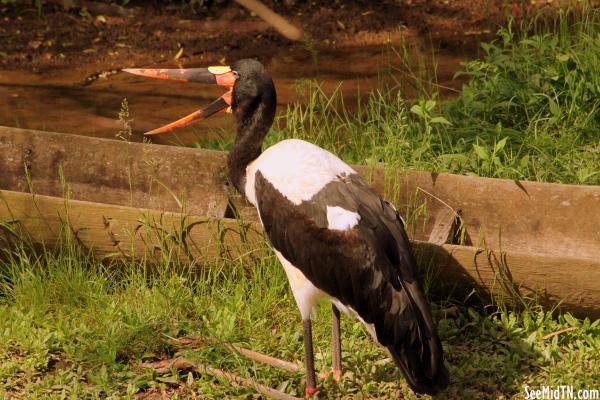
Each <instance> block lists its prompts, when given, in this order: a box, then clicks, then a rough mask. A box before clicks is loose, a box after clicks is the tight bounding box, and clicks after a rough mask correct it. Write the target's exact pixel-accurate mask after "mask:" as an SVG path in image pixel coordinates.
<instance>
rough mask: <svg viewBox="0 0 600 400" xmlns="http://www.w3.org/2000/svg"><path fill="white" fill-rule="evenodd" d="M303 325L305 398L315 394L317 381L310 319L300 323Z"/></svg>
mask: <svg viewBox="0 0 600 400" xmlns="http://www.w3.org/2000/svg"><path fill="white" fill-rule="evenodd" d="M302 323H303V325H304V362H305V364H306V397H310V396H312V395H313V394H315V393H317V391H318V390H319V389H318V388H317V382H316V381H317V380H316V378H315V357H314V353H313V343H312V324H311V322H310V317H309V318H307V319H305V320H303V321H302Z"/></svg>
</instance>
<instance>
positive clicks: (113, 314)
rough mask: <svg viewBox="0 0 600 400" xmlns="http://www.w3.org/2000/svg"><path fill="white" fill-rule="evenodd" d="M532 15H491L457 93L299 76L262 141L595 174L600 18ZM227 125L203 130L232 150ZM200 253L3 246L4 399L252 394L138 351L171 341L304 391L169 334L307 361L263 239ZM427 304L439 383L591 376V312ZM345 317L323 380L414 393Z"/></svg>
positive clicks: (571, 380) (359, 390)
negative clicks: (338, 350)
mask: <svg viewBox="0 0 600 400" xmlns="http://www.w3.org/2000/svg"><path fill="white" fill-rule="evenodd" d="M569 21H570V23H569V24H568V22H569ZM536 26H537V28H535V29H537V30H534V29H533V28H531V27H522V28H521V29H520V31H521V32H525V31H529V33H528V34H524V33H521V34H516V33H514V32H513V31H512V30H511V28H506V29H503V30H501V31H500V34H499V36H498V39H497V41H495V42H493V43H490V44H486V45H484V47H483V48H484V53H485V54H484V57H483V59H481V60H477V61H471V62H468V63H467V64H466V65H465V72H464V73H466V74H468V75H469V76H470V78H471V80H470V81H469V83H468V84H466V85H465V87H464V88H463V90H462V92H461V94H460V95H459V96H458V97H457V98H456V99H454V100H452V101H449V102H444V103H441V102H440V101H438V96H437V95H436V94H435V91H429V94H426V93H425V92H423V93H422V96H421V98H420V99H417V100H416V101H407V100H406V99H404V97H403V95H402V91H401V90H399V88H388V89H382V90H381V91H379V92H374V93H372V94H370V95H369V96H368V97H367V98H366V99H363V100H360V103H359V104H357V108H358V110H357V111H356V112H352V113H351V112H349V111H347V109H346V107H344V104H343V98H342V97H341V95H340V93H339V92H334V93H329V94H326V93H324V92H323V91H322V90H321V89H320V88H319V87H318V86H317V85H315V84H314V83H311V82H303V83H299V85H298V90H300V91H304V94H305V96H306V101H305V103H304V104H303V105H300V104H294V105H291V106H290V107H289V108H288V110H287V111H286V112H285V113H284V114H283V115H282V116H281V117H280V118H281V119H280V121H279V125H278V126H277V127H275V128H273V129H272V131H271V133H270V134H269V136H268V138H267V143H266V145H270V144H272V143H274V142H276V141H278V140H281V139H283V138H289V137H299V138H306V139H308V140H310V141H312V142H314V143H317V144H319V145H321V146H323V147H325V148H327V149H329V150H332V151H333V152H335V153H336V154H339V155H340V156H341V157H342V158H343V159H345V160H346V161H348V162H354V163H366V164H378V163H384V164H385V165H386V166H387V167H388V168H391V169H394V170H397V169H426V170H435V171H448V172H454V173H461V174H474V175H480V176H492V177H505V178H517V179H532V180H543V181H554V182H567V183H585V184H599V183H600V174H599V173H598V169H599V168H598V165H600V159H599V157H600V144H599V140H598V137H599V136H598V133H597V132H599V131H600V130H598V128H600V127H599V126H598V125H599V124H600V117H599V115H598V105H599V104H598V102H599V100H598V99H600V96H599V94H600V93H598V92H599V91H600V74H598V72H600V71H598V69H599V68H600V67H599V66H598V65H600V64H598V57H599V56H600V39H599V38H600V36H599V33H598V32H599V30H598V27H597V17H596V16H595V14H593V13H592V12H589V13H588V14H584V15H583V16H579V17H577V18H575V17H573V16H572V15H571V16H562V17H561V18H559V19H558V20H557V22H556V26H551V27H544V26H542V24H538V25H536ZM549 28H551V29H549ZM549 30H552V31H554V32H555V33H548V32H549ZM432 87H433V88H434V87H435V86H434V85H432ZM284 122H285V124H284ZM223 137H224V139H223V140H219V141H216V142H212V143H210V144H209V145H210V146H211V147H218V148H222V149H226V148H227V147H228V146H229V145H230V144H229V141H228V139H227V136H223ZM7 229H8V230H10V229H9V227H8V226H5V227H3V230H7ZM0 237H2V236H1V235H0ZM269 254H270V253H269ZM249 262H250V263H251V264H249ZM208 267H209V268H204V269H198V268H197V267H196V266H190V265H186V264H184V263H181V262H179V261H176V260H173V259H169V255H168V254H165V255H164V258H163V259H162V260H161V261H160V262H158V263H157V264H152V265H151V264H150V263H145V262H140V261H107V260H104V261H99V260H97V259H96V258H94V256H93V254H90V253H88V252H85V251H82V250H81V249H79V248H78V247H77V245H76V244H75V243H73V241H71V240H65V241H64V242H63V243H62V244H61V245H60V246H59V247H57V249H52V250H50V249H42V250H39V249H37V250H34V249H33V248H32V247H31V246H29V245H28V244H27V241H26V240H22V241H21V242H19V243H17V244H16V245H14V246H13V247H12V248H10V249H8V250H5V251H4V252H3V253H2V254H1V256H0V398H1V397H5V398H13V397H14V398H27V399H35V398H40V399H42V398H44V399H45V398H57V399H59V398H60V399H62V398H73V399H80V398H134V397H135V396H136V395H144V394H145V395H148V396H150V395H154V396H157V397H160V396H161V393H162V392H164V393H166V394H167V395H174V396H178V398H190V397H198V398H208V399H210V398H215V399H217V398H244V399H246V398H252V396H253V395H252V391H249V390H246V389H237V388H234V387H232V386H230V385H229V384H228V383H227V382H225V381H218V380H215V379H212V378H210V377H208V376H201V375H199V374H197V373H186V372H178V371H171V372H170V373H167V374H163V375H160V374H157V373H156V372H152V371H149V370H146V369H143V368H141V366H140V365H141V363H142V362H145V361H153V360H157V359H162V358H170V357H174V356H176V355H178V354H181V355H184V356H185V357H187V358H189V359H190V360H193V361H195V362H198V363H204V364H208V365H211V366H213V367H219V368H223V369H226V370H228V371H230V372H233V373H236V374H238V375H240V376H243V377H247V378H253V379H256V380H257V381H259V382H261V383H263V384H265V385H269V386H272V387H279V388H280V389H282V390H284V391H286V392H288V393H291V394H296V395H302V394H303V393H302V390H303V387H304V383H303V379H304V376H303V374H286V373H282V372H280V371H277V370H275V369H273V368H270V367H265V366H262V365H259V364H256V363H254V362H251V361H248V360H246V359H243V358H241V357H239V356H236V355H232V354H231V353H229V352H227V351H225V350H223V349H221V348H220V347H219V346H207V347H204V348H201V349H195V350H184V351H181V353H178V352H179V351H180V350H179V349H177V348H175V347H174V346H173V345H172V343H171V341H170V339H169V338H171V337H180V336H186V335H197V334H202V335H209V336H212V337H215V338H218V339H220V340H224V341H229V342H232V343H236V344H240V345H242V346H244V347H248V348H251V349H254V350H257V351H261V352H264V353H267V354H270V355H273V356H275V357H279V358H282V359H286V360H290V361H294V362H296V363H298V364H300V365H302V361H303V348H302V326H301V321H300V316H299V313H298V311H297V309H296V306H295V304H294V301H293V297H292V295H291V292H290V290H289V287H288V284H287V280H286V278H285V274H284V272H283V269H282V268H281V266H280V265H279V264H278V262H277V261H276V260H275V258H274V257H273V255H272V254H271V255H270V256H269V257H267V258H264V259H262V260H253V261H248V259H245V260H244V261H243V262H242V261H241V260H236V259H234V260H226V259H221V260H217V261H215V263H214V265H209V266H208ZM432 307H433V312H434V315H435V319H436V321H437V323H438V328H439V332H440V336H441V339H442V342H443V344H444V350H445V354H446V363H447V366H448V369H449V371H450V375H451V379H452V383H451V386H450V388H449V389H448V391H446V392H445V393H443V394H442V395H441V396H440V397H441V398H523V396H524V393H523V386H524V385H529V386H531V387H534V388H537V387H539V386H540V385H573V386H574V387H575V389H579V388H589V389H593V388H595V389H599V388H600V321H595V322H593V323H592V322H591V321H589V320H587V319H586V320H581V319H577V318H574V317H573V316H571V315H570V314H554V315H552V314H550V313H547V312H544V311H542V310H541V309H540V307H539V306H537V305H535V303H533V304H529V305H528V306H527V307H525V308H524V309H523V310H521V311H518V312H517V311H510V310H508V309H506V308H504V307H502V306H501V305H494V306H489V307H484V308H480V309H473V308H468V307H466V306H463V305H461V304H453V303H452V302H450V301H448V300H446V301H443V300H442V301H436V302H435V303H434V304H433V305H432ZM329 323H330V316H329V307H321V309H320V310H319V315H318V319H317V321H316V323H315V327H314V330H315V332H314V335H315V338H314V339H315V352H316V355H317V357H316V366H317V369H318V370H319V371H321V372H324V371H327V370H328V369H329V366H330V357H331V352H330V347H329V340H330V336H329V335H330V333H329ZM571 327H574V328H576V329H574V330H570V331H567V332H564V333H561V334H558V335H556V336H553V337H551V338H547V339H545V338H544V336H545V335H548V334H550V333H553V332H558V331H560V330H562V329H566V328H571ZM342 330H343V338H344V340H343V344H342V347H343V364H344V368H345V374H344V379H343V382H342V384H341V385H340V386H339V387H338V386H337V385H336V384H334V383H333V382H331V381H326V382H324V384H323V386H324V397H331V398H337V397H351V398H398V397H400V396H405V397H407V398H415V397H416V396H414V395H413V394H412V393H411V392H410V390H409V389H408V387H407V385H406V383H405V382H404V380H403V379H402V378H401V375H400V374H399V372H398V371H397V370H396V368H394V367H393V365H392V364H391V362H390V361H389V360H387V361H384V362H379V361H381V360H385V359H386V355H385V353H384V352H383V351H382V350H381V349H380V348H379V347H378V346H376V345H374V344H373V343H372V341H371V340H370V339H369V338H368V337H367V335H366V334H365V332H364V330H363V329H362V326H361V324H360V323H358V322H357V321H353V320H350V319H348V318H345V317H344V318H343V325H342ZM174 398H177V397H174Z"/></svg>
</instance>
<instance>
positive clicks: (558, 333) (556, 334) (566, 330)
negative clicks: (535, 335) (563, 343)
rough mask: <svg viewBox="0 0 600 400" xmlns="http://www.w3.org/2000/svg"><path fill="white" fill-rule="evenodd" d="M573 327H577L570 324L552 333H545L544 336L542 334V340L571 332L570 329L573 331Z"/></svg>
mask: <svg viewBox="0 0 600 400" xmlns="http://www.w3.org/2000/svg"><path fill="white" fill-rule="evenodd" d="M575 329H577V327H576V326H571V327H569V328H565V329H561V330H560V331H556V332H552V333H549V334H547V335H546V336H542V340H546V339H550V338H551V337H554V336H558V335H560V334H561V333H566V332H571V331H574V330H575Z"/></svg>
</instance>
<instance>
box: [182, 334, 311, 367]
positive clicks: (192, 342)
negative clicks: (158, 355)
mask: <svg viewBox="0 0 600 400" xmlns="http://www.w3.org/2000/svg"><path fill="white" fill-rule="evenodd" d="M173 340H174V341H175V342H177V343H178V344H180V345H182V346H187V347H198V346H199V344H198V343H197V342H201V343H208V344H218V345H221V346H223V347H225V348H226V349H227V350H229V351H231V352H233V353H238V354H240V355H242V356H244V357H246V358H249V359H251V360H254V361H257V362H260V363H263V364H268V365H270V366H272V367H275V368H279V369H283V370H285V371H288V372H293V373H296V372H300V371H301V370H302V369H301V368H300V366H298V365H296V364H294V363H292V362H289V361H285V360H281V359H279V358H275V357H271V356H268V355H266V354H263V353H259V352H258V351H254V350H250V349H246V348H244V347H240V346H236V345H234V344H231V343H228V342H224V341H221V340H218V339H215V338H212V337H208V336H200V337H197V338H177V339H173Z"/></svg>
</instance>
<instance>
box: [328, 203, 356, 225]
mask: <svg viewBox="0 0 600 400" xmlns="http://www.w3.org/2000/svg"><path fill="white" fill-rule="evenodd" d="M358 221H360V215H359V214H358V213H355V212H352V211H348V210H346V209H344V208H342V207H330V206H327V227H328V228H329V229H333V230H337V231H346V230H348V229H352V228H354V227H355V226H356V225H357V224H358Z"/></svg>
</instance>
